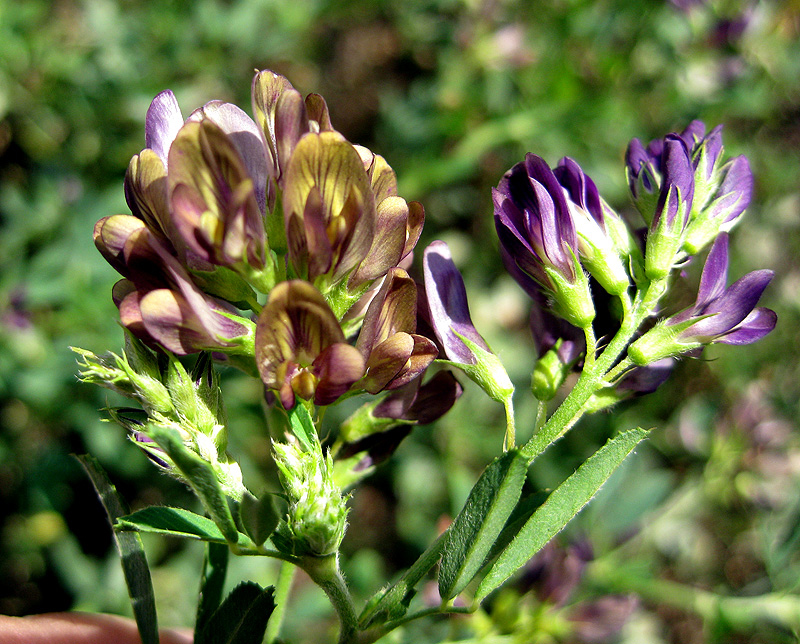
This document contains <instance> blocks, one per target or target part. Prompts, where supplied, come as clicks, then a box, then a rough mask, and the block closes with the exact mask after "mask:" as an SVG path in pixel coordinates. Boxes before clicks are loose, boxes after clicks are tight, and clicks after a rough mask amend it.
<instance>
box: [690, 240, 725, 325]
mask: <svg viewBox="0 0 800 644" xmlns="http://www.w3.org/2000/svg"><path fill="white" fill-rule="evenodd" d="M727 284H728V235H727V234H726V233H722V234H720V235H719V236H718V237H717V238H716V240H714V245H713V246H712V247H711V250H710V251H709V253H708V258H707V259H706V263H705V266H703V275H702V277H701V278H700V288H699V289H698V292H697V300H696V304H695V307H696V308H697V309H701V308H703V307H705V306H706V305H707V304H709V303H710V302H711V301H713V300H715V299H717V298H718V297H720V296H721V295H722V294H723V293H724V292H725V286H726V285H727Z"/></svg>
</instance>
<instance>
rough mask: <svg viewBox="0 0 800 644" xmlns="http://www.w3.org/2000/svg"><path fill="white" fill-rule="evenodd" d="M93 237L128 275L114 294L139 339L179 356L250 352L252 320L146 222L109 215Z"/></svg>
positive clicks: (125, 320)
mask: <svg viewBox="0 0 800 644" xmlns="http://www.w3.org/2000/svg"><path fill="white" fill-rule="evenodd" d="M94 238H95V245H96V246H97V248H98V249H99V250H100V252H101V253H102V254H103V256H104V257H105V258H106V259H107V260H108V261H109V263H111V265H112V266H114V268H116V269H117V270H118V271H119V272H120V273H121V274H122V275H123V277H125V278H126V279H124V280H122V281H121V282H118V283H117V284H116V285H115V287H114V291H113V296H114V301H115V303H116V304H117V306H118V308H119V312H120V321H121V322H122V324H123V326H125V327H126V328H127V329H129V330H130V331H131V332H132V333H133V334H134V335H135V336H136V337H138V338H140V339H142V340H143V341H145V342H149V343H150V344H154V343H155V344H159V345H161V346H163V347H164V348H165V349H168V350H169V351H172V352H173V353H176V354H178V355H186V354H189V353H196V352H198V351H202V350H205V349H211V350H218V351H232V352H234V353H235V352H238V351H240V350H245V351H246V350H247V349H246V347H247V346H248V345H249V344H250V343H251V342H252V338H250V336H251V334H252V332H253V330H252V323H251V322H249V320H246V319H245V318H242V317H241V316H240V315H239V314H238V312H237V311H236V310H235V309H233V307H231V306H230V305H228V304H227V303H226V302H223V301H222V300H218V299H216V298H213V297H211V296H209V295H207V294H206V293H203V292H202V291H200V289H198V288H197V286H196V285H195V283H194V282H193V281H192V279H191V277H190V276H189V274H188V273H187V271H186V269H185V268H184V267H183V266H182V265H181V264H180V262H179V261H178V260H177V259H176V258H175V257H174V256H173V255H172V254H171V253H170V251H169V250H168V249H167V248H166V247H165V246H164V245H163V244H162V243H161V242H160V241H159V240H158V239H157V238H156V236H155V235H154V234H153V233H152V232H151V231H150V229H149V228H147V226H146V225H145V223H144V222H143V221H141V220H139V219H137V218H136V217H133V216H129V215H113V216H111V217H105V218H104V219H101V220H100V221H99V222H97V224H96V225H95V232H94ZM248 338H250V339H249V340H248Z"/></svg>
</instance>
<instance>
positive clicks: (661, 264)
mask: <svg viewBox="0 0 800 644" xmlns="http://www.w3.org/2000/svg"><path fill="white" fill-rule="evenodd" d="M661 165H662V173H663V176H662V181H661V190H660V192H659V196H658V203H657V204H656V210H655V214H654V216H653V220H652V221H651V222H650V229H649V231H648V233H647V242H646V245H645V258H644V259H645V274H646V275H647V277H648V278H650V279H651V280H657V279H664V278H665V277H666V276H667V275H669V273H670V271H671V270H672V267H673V266H674V265H675V262H676V259H677V255H678V252H679V251H680V249H681V245H682V243H683V238H684V230H685V228H686V224H687V223H688V221H689V214H690V213H691V211H692V198H693V196H694V168H693V167H692V161H691V158H690V156H689V150H688V148H687V147H686V142H685V141H684V140H683V139H682V138H681V137H679V136H676V135H667V137H666V138H665V139H664V152H663V155H662V158H661Z"/></svg>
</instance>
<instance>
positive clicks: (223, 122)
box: [188, 101, 270, 213]
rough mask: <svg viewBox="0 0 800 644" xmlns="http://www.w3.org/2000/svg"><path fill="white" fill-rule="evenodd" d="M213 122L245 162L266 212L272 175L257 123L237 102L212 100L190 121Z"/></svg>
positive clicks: (257, 195) (259, 203)
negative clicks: (205, 120) (268, 182)
mask: <svg viewBox="0 0 800 644" xmlns="http://www.w3.org/2000/svg"><path fill="white" fill-rule="evenodd" d="M203 119H209V120H210V121H212V122H213V123H215V124H216V125H218V126H219V128H220V129H221V130H222V131H223V132H224V133H225V134H227V135H228V138H229V139H230V140H231V142H232V143H233V145H234V146H235V147H236V149H237V150H238V151H239V155H240V156H241V158H242V160H243V161H244V164H245V167H246V168H247V173H248V174H249V175H250V177H251V178H252V179H253V184H254V189H255V195H256V201H257V202H258V206H259V208H260V209H261V212H262V213H264V211H265V207H266V203H265V202H266V186H267V179H268V177H269V176H270V175H269V168H268V166H267V157H266V149H265V147H264V141H263V140H262V137H261V132H260V131H259V129H258V126H257V125H256V124H255V121H253V119H251V118H250V117H249V116H248V115H247V114H246V113H245V112H244V110H242V109H241V108H239V107H237V106H236V105H234V104H233V103H225V102H223V101H211V102H210V103H206V104H205V105H204V106H203V107H200V108H198V109H196V110H195V111H194V112H192V113H191V114H190V115H189V119H188V120H190V121H191V120H194V121H201V120H203Z"/></svg>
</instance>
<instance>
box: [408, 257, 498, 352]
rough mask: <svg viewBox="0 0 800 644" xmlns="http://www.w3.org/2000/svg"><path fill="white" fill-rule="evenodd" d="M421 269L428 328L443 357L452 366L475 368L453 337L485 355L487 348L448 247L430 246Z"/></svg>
mask: <svg viewBox="0 0 800 644" xmlns="http://www.w3.org/2000/svg"><path fill="white" fill-rule="evenodd" d="M423 267H424V274H425V293H426V295H427V299H428V309H429V311H430V316H431V324H432V326H433V329H434V332H435V333H436V337H437V339H438V340H439V343H440V344H441V345H442V347H443V348H444V352H445V355H446V357H447V358H448V359H449V360H452V361H453V362H458V363H462V364H475V363H476V362H477V360H476V358H475V355H474V354H473V353H472V351H471V350H470V349H469V348H468V347H467V345H465V344H464V342H463V341H462V340H461V339H460V338H459V337H458V336H457V335H456V333H459V334H460V335H462V336H464V337H466V338H468V339H469V340H471V341H472V342H474V343H475V344H477V345H478V346H479V347H481V348H483V349H485V350H486V351H489V347H488V345H487V344H486V341H485V340H484V339H483V338H482V337H481V335H480V334H479V333H478V331H477V330H476V329H475V326H474V325H473V324H472V319H471V318H470V315H469V305H468V304H467V290H466V288H465V286H464V279H463V278H462V277H461V273H459V272H458V269H457V268H456V265H455V264H454V263H453V258H452V256H451V254H450V249H449V248H448V247H447V244H445V243H444V242H442V241H435V242H433V243H431V245H430V246H428V247H427V248H426V249H425V254H424V256H423Z"/></svg>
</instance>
